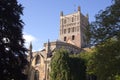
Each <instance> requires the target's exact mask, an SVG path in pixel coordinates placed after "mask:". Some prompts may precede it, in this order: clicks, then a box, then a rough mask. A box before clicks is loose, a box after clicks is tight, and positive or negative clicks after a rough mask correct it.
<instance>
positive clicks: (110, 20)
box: [90, 0, 120, 43]
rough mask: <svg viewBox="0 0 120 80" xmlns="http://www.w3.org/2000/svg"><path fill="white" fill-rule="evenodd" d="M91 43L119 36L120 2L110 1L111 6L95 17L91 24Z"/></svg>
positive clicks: (119, 0)
mask: <svg viewBox="0 0 120 80" xmlns="http://www.w3.org/2000/svg"><path fill="white" fill-rule="evenodd" d="M90 33H91V34H92V35H91V37H92V41H95V42H96V43H101V42H104V41H106V40H107V39H109V38H112V37H118V38H119V36H120V0H112V4H111V5H110V6H108V7H107V8H106V9H105V10H101V11H100V12H99V13H98V14H97V15H96V20H95V21H94V22H92V23H91V32H90Z"/></svg>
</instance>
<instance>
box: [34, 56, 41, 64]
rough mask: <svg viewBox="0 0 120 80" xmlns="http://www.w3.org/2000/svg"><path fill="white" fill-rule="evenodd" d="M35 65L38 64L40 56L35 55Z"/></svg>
mask: <svg viewBox="0 0 120 80" xmlns="http://www.w3.org/2000/svg"><path fill="white" fill-rule="evenodd" d="M35 64H40V56H39V55H37V57H36V60H35Z"/></svg>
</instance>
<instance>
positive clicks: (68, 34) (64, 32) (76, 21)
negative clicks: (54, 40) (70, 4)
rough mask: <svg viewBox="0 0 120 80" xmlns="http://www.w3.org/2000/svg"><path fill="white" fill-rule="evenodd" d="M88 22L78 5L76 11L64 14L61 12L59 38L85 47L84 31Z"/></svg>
mask: <svg viewBox="0 0 120 80" xmlns="http://www.w3.org/2000/svg"><path fill="white" fill-rule="evenodd" d="M88 23H89V22H88V15H86V16H84V15H83V14H82V13H81V10H80V7H79V6H78V11H77V12H75V13H72V14H68V15H64V14H63V12H61V13H60V35H59V39H60V40H61V41H63V42H66V43H70V44H73V45H75V46H77V47H79V48H83V47H85V46H86V45H87V40H86V35H85V31H86V30H87V26H88Z"/></svg>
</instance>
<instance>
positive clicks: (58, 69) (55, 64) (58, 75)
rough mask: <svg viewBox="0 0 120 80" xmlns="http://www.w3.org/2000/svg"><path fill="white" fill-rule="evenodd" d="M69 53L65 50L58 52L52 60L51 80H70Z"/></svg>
mask: <svg viewBox="0 0 120 80" xmlns="http://www.w3.org/2000/svg"><path fill="white" fill-rule="evenodd" d="M68 60H69V57H68V52H67V51H66V50H64V49H60V50H57V51H56V52H55V53H54V56H53V58H52V60H51V74H50V80H69V73H70V72H69V71H70V69H69V65H68Z"/></svg>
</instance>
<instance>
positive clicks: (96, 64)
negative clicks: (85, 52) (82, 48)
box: [88, 39, 120, 80]
mask: <svg viewBox="0 0 120 80" xmlns="http://www.w3.org/2000/svg"><path fill="white" fill-rule="evenodd" d="M93 55H94V56H93V57H92V59H91V61H92V65H90V66H88V67H89V68H88V71H93V72H94V74H96V75H97V80H118V79H119V78H120V69H119V68H120V64H119V63H120V40H115V39H112V40H111V39H109V40H107V41H106V42H104V44H103V43H102V44H100V45H99V46H97V47H96V48H95V51H94V52H93Z"/></svg>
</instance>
